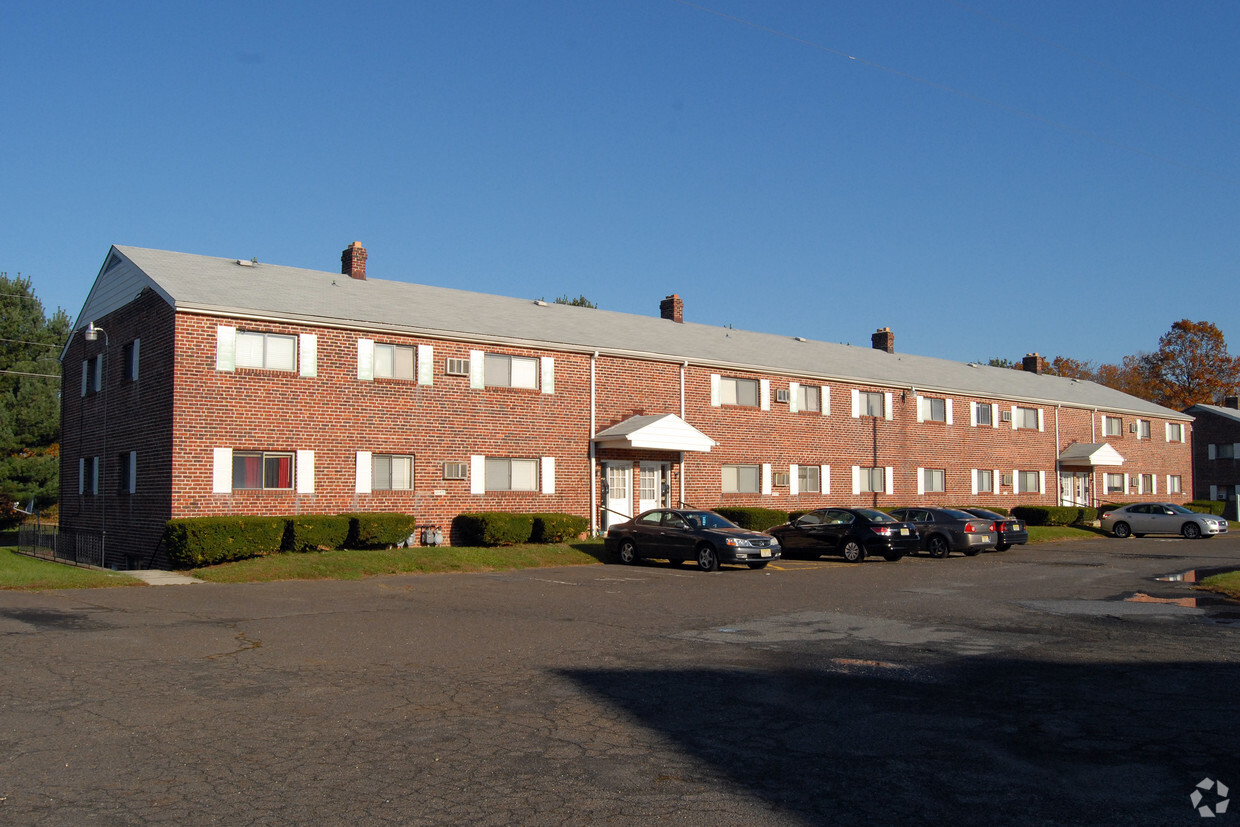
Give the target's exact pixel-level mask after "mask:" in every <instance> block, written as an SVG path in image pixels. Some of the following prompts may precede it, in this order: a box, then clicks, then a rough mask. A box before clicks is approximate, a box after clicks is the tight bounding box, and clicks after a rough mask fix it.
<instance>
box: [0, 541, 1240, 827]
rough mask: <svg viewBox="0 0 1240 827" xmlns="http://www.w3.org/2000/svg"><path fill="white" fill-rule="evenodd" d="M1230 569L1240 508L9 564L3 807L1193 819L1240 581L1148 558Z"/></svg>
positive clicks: (1005, 820) (471, 816)
mask: <svg viewBox="0 0 1240 827" xmlns="http://www.w3.org/2000/svg"><path fill="white" fill-rule="evenodd" d="M1226 566H1232V567H1240V534H1237V535H1234V536H1225V537H1221V538H1216V539H1213V540H1198V541H1186V540H1181V539H1151V538H1145V539H1139V540H1138V539H1130V540H1125V541H1119V540H1109V539H1099V540H1094V541H1087V542H1076V543H1069V544H1056V545H1040V546H1034V547H1023V548H1022V547H1018V548H1015V549H1013V550H1011V551H1008V552H1005V553H989V554H985V555H982V556H980V557H976V558H963V557H958V556H953V557H951V558H949V559H947V560H931V559H928V558H915V559H906V560H903V561H900V562H898V563H887V562H885V561H883V560H881V559H880V560H871V561H867V562H866V563H863V564H861V565H855V566H850V565H847V564H843V563H840V562H836V561H831V560H823V561H821V562H810V561H798V560H787V561H780V562H778V563H776V564H774V565H772V566H771V567H769V568H768V569H766V570H763V571H749V570H747V569H740V568H733V569H725V570H724V571H721V572H719V573H716V574H705V573H702V572H698V571H696V570H695V569H693V568H691V567H689V566H670V565H664V564H658V563H655V564H650V565H644V566H637V567H621V566H616V565H608V566H586V567H575V568H560V569H542V570H530V571H521V572H512V573H502V574H471V575H435V576H406V577H383V578H374V579H371V580H365V581H360V582H338V583H336V582H295V583H278V584H261V585H241V586H222V585H211V584H199V585H192V586H164V587H150V588H131V589H111V590H93V591H72V592H47V593H38V594H32V593H16V592H12V593H0V635H2V636H3V641H4V653H5V658H4V669H3V675H2V677H0V709H2V710H3V713H2V718H0V719H2V720H3V722H4V725H3V727H0V743H2V745H3V753H2V754H3V760H2V761H0V822H3V823H10V824H40V825H75V827H76V826H77V825H81V824H109V825H111V824H161V823H169V824H172V823H176V824H188V825H197V824H229V825H233V824H302V823H315V824H346V823H348V824H353V825H368V824H466V823H469V824H495V825H499V824H645V823H659V822H664V823H672V824H685V825H699V824H700V825H733V824H735V825H740V824H778V825H827V824H844V825H849V824H858V825H860V824H875V823H899V824H930V823H936V824H937V823H946V822H952V823H957V824H1081V825H1085V824H1089V825H1094V824H1115V825H1119V824H1125V825H1128V824H1160V825H1162V824H1199V823H1202V818H1203V816H1202V815H1201V814H1200V813H1199V811H1198V809H1197V807H1209V808H1211V812H1212V813H1213V812H1214V811H1215V810H1217V809H1218V808H1219V807H1220V806H1222V802H1223V801H1224V800H1229V799H1230V788H1232V787H1234V788H1235V789H1236V790H1240V761H1237V758H1236V755H1237V746H1236V745H1237V724H1236V718H1237V713H1238V712H1240V704H1238V703H1237V699H1240V607H1236V606H1231V605H1227V604H1223V603H1221V602H1219V601H1216V600H1213V599H1210V598H1208V597H1206V598H1205V599H1203V600H1200V601H1198V603H1197V605H1193V598H1194V597H1195V596H1196V597H1205V596H1203V595H1200V594H1199V593H1194V592H1192V591H1191V590H1190V589H1189V587H1188V585H1187V584H1185V583H1183V582H1175V581H1163V580H1158V579H1156V578H1157V577H1158V576H1159V575H1167V574H1176V573H1180V572H1184V571H1186V570H1190V569H1201V568H1210V567H1226ZM1205 781H1210V782H1211V784H1210V785H1209V786H1208V788H1207V787H1202V788H1200V789H1199V788H1198V787H1197V785H1198V784H1199V783H1201V782H1205ZM1219 782H1221V784H1222V785H1223V786H1221V787H1220V786H1219ZM1224 788H1226V789H1228V792H1227V793H1226V794H1224V795H1220V790H1222V789H1224ZM1194 790H1197V791H1198V792H1199V799H1198V800H1199V804H1198V805H1197V806H1196V807H1195V806H1194V804H1193V802H1192V800H1190V794H1192V793H1193V792H1194ZM1237 808H1240V804H1237ZM1214 817H1215V819H1216V821H1211V822H1208V823H1221V824H1226V823H1227V820H1228V819H1234V820H1240V815H1238V814H1236V813H1233V812H1230V811H1227V810H1223V811H1222V812H1218V813H1214ZM1217 819H1221V821H1217Z"/></svg>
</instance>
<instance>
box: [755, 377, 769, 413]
mask: <svg viewBox="0 0 1240 827" xmlns="http://www.w3.org/2000/svg"><path fill="white" fill-rule="evenodd" d="M758 392H759V400H758V404H759V405H760V407H761V408H762V410H764V411H769V410H770V409H771V380H770V379H759V380H758Z"/></svg>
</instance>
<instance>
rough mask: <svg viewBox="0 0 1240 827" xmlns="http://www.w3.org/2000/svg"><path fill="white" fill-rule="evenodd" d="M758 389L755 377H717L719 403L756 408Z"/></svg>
mask: <svg viewBox="0 0 1240 827" xmlns="http://www.w3.org/2000/svg"><path fill="white" fill-rule="evenodd" d="M758 390H759V384H758V380H757V379H737V378H735V377H732V376H721V377H719V404H721V405H741V406H744V407H747V408H756V407H758V404H759V397H758Z"/></svg>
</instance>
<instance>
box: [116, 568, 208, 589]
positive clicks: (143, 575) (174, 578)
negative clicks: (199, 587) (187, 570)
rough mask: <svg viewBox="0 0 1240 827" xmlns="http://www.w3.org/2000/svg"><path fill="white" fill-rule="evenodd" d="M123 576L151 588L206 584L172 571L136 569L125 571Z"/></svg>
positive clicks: (195, 578) (203, 581)
mask: <svg viewBox="0 0 1240 827" xmlns="http://www.w3.org/2000/svg"><path fill="white" fill-rule="evenodd" d="M125 574H128V575H129V576H130V577H136V578H138V579H139V580H141V581H142V582H143V583H146V584H148V585H151V586H189V585H193V584H194V583H205V582H207V581H205V580H199V579H198V578H197V577H190V576H189V575H188V574H177V573H176V572H174V571H162V570H161V569H138V570H136V571H126V572H125Z"/></svg>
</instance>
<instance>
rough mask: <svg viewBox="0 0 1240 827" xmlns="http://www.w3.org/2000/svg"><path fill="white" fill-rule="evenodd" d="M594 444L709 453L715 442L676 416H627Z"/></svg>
mask: <svg viewBox="0 0 1240 827" xmlns="http://www.w3.org/2000/svg"><path fill="white" fill-rule="evenodd" d="M594 441H595V442H596V443H597V444H598V445H600V446H602V447H604V448H630V449H634V448H648V449H650V450H654V451H709V450H710V449H711V448H713V447H714V446H715V445H718V443H717V442H715V440H713V439H711V438H710V437H708V436H707V435H706V434H704V433H702V432H701V431H699V430H698V429H697V428H694V427H693V426H692V425H690V424H689V423H688V422H685V421H684V420H683V419H681V418H680V417H678V416H676V414H670V413H669V414H647V415H642V416H631V417H629V418H628V419H626V420H624V421H623V422H620V423H618V424H616V425H612V426H611V427H610V428H607V429H606V430H603V431H599V432H598V433H597V434H595V436H594Z"/></svg>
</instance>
